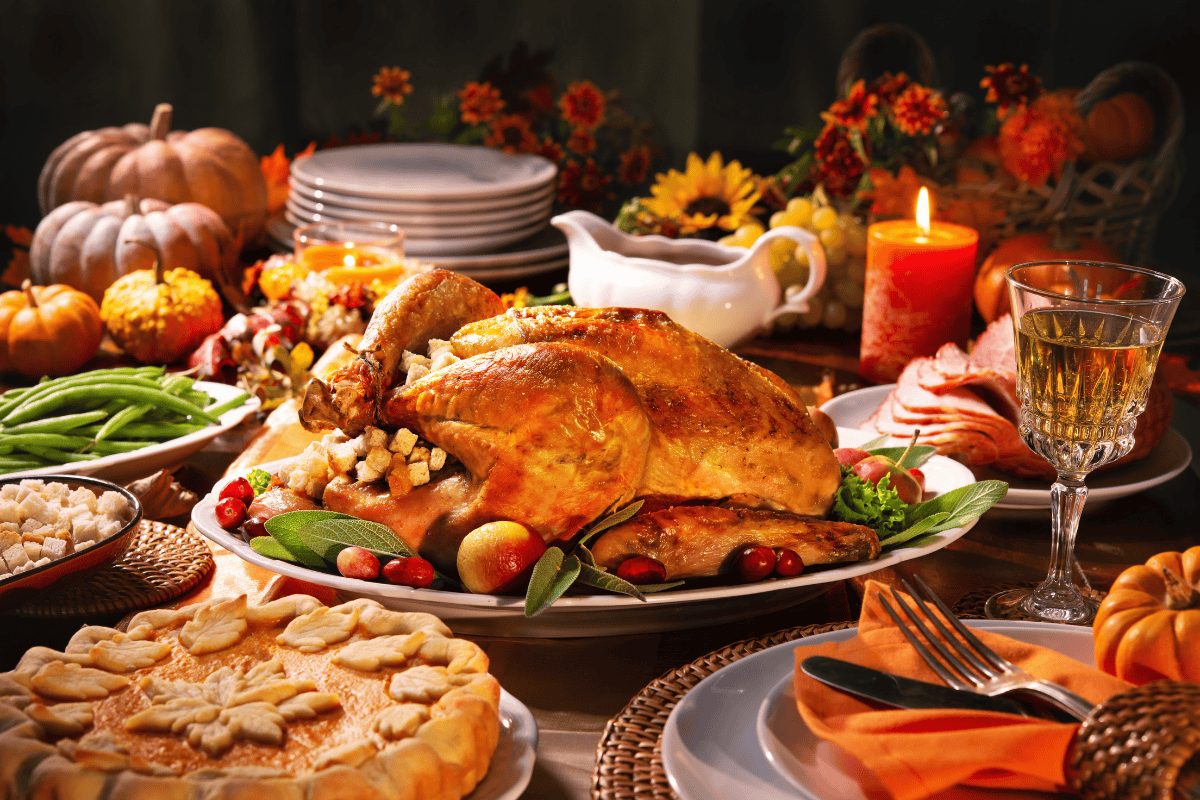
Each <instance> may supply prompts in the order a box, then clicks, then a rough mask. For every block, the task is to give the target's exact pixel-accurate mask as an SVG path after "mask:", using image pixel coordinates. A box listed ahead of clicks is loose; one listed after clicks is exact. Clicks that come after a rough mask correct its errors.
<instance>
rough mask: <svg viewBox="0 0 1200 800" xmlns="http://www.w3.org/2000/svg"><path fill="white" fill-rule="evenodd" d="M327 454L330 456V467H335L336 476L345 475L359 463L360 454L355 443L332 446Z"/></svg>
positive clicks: (341, 443)
mask: <svg viewBox="0 0 1200 800" xmlns="http://www.w3.org/2000/svg"><path fill="white" fill-rule="evenodd" d="M326 452H327V453H328V455H329V465H330V466H331V467H333V471H334V473H335V474H338V475H345V474H347V473H348V472H350V471H351V470H352V469H354V465H355V464H357V463H358V452H357V449H356V447H355V444H354V442H350V441H345V442H340V443H338V444H335V445H332V446H331V447H330V448H329V449H328V450H327V451H326Z"/></svg>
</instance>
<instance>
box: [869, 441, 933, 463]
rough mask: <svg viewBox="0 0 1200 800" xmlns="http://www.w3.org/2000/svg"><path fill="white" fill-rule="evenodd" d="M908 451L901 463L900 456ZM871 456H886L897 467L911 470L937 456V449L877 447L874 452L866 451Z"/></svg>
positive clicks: (917, 446)
mask: <svg viewBox="0 0 1200 800" xmlns="http://www.w3.org/2000/svg"><path fill="white" fill-rule="evenodd" d="M905 450H908V456H906V457H905V459H904V460H903V461H901V460H900V456H902V455H904V451H905ZM867 452H869V453H870V454H871V455H873V456H886V457H887V458H890V459H891V460H892V461H895V462H896V464H897V465H898V466H901V467H903V468H904V469H912V468H913V467H919V466H921V465H922V464H924V463H925V462H926V461H928V460H929V459H931V458H933V456H934V455H936V454H937V448H936V447H931V446H929V445H927V444H918V445H914V446H913V447H912V448H907V447H877V448H875V449H874V450H868V451H867Z"/></svg>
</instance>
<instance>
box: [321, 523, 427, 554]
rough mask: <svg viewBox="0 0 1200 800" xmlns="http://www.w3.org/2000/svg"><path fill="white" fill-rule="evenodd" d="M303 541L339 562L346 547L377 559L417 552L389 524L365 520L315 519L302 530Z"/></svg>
mask: <svg viewBox="0 0 1200 800" xmlns="http://www.w3.org/2000/svg"><path fill="white" fill-rule="evenodd" d="M298 533H299V535H300V538H301V539H302V540H303V541H304V543H305V544H306V545H308V546H309V548H311V549H312V550H313V552H315V553H317V554H318V555H319V556H321V557H322V558H324V559H325V560H326V561H335V560H336V559H337V554H338V553H339V552H341V550H342V549H343V548H346V547H361V548H363V549H364V550H370V551H371V552H372V553H374V554H375V555H377V556H405V557H407V558H411V557H412V556H415V555H416V553H415V552H414V551H413V549H412V548H411V547H409V546H408V544H407V543H406V542H405V541H404V540H403V539H401V538H400V537H399V536H397V535H396V534H395V532H393V531H392V529H391V528H389V527H388V526H387V525H384V524H382V523H379V522H370V521H368V520H365V519H355V518H349V519H323V520H315V521H313V522H310V523H308V524H307V525H305V526H303V527H302V528H300V530H299V531H298Z"/></svg>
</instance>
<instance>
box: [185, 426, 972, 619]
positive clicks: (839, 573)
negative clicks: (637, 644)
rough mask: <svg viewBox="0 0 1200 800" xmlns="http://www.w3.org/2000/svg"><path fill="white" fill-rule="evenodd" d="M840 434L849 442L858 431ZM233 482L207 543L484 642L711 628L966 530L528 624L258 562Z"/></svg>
mask: <svg viewBox="0 0 1200 800" xmlns="http://www.w3.org/2000/svg"><path fill="white" fill-rule="evenodd" d="M841 433H842V431H839V434H841ZM844 433H845V435H846V436H848V437H851V438H853V437H854V435H855V434H856V433H858V432H857V431H845V432H844ZM288 461H290V459H282V460H280V461H273V462H270V463H268V464H264V465H262V466H261V469H264V470H266V471H268V472H272V473H274V472H276V471H278V470H279V468H280V467H282V466H283V465H284V464H286V463H288ZM923 469H924V470H925V480H926V488H927V490H928V491H929V492H931V493H933V494H942V493H944V492H947V491H949V490H951V489H955V488H958V487H959V486H964V485H966V484H968V483H972V482H974V479H973V478H972V476H971V472H970V470H968V469H967V468H966V467H964V466H962V465H961V464H959V463H957V462H955V461H952V460H950V459H948V458H942V457H941V456H935V457H933V458H931V459H930V460H929V461H928V462H927V463H926V465H925V466H924V467H923ZM232 477H235V476H231V477H227V478H225V479H224V480H221V481H219V482H218V483H217V485H216V486H214V487H213V490H212V491H211V492H209V493H208V494H207V495H206V496H205V497H204V498H202V499H201V500H200V502H199V503H197V504H196V506H195V508H193V509H192V522H193V524H195V526H196V529H197V530H198V531H200V533H202V534H204V535H205V536H207V537H208V538H209V539H211V540H212V541H214V542H216V543H217V544H219V545H221V546H222V547H224V548H226V549H228V550H231V551H232V552H234V553H236V554H237V555H238V556H240V557H241V558H243V559H245V560H246V561H249V562H250V563H252V564H257V565H258V566H260V567H263V568H264V569H268V570H270V571H272V572H277V573H279V574H281V575H287V576H290V577H293V578H298V579H300V580H306V581H309V582H310V583H315V584H318V585H321V586H328V587H332V588H334V589H337V590H338V592H339V594H341V595H342V596H344V597H348V598H351V597H369V598H371V599H373V600H378V601H379V602H380V603H382V604H384V605H385V606H387V607H389V608H395V609H402V610H407V611H427V612H429V613H431V614H435V615H437V616H438V617H440V618H441V619H443V620H444V621H445V622H446V624H447V625H449V626H450V627H451V628H452V629H453V630H454V631H455V632H457V633H464V634H476V635H486V636H530V637H540V638H554V637H568V636H617V635H627V634H637V633H649V632H654V631H665V630H682V629H684V628H695V627H704V626H707V625H718V624H721V623H724V622H731V621H733V620H738V619H744V618H746V617H752V616H757V615H759V614H766V613H769V612H771V611H777V610H779V609H783V608H788V607H790V606H793V605H796V604H798V603H801V602H804V601H805V600H809V599H811V598H813V597H816V596H817V595H819V594H821V593H822V592H824V591H825V584H828V583H832V582H835V581H840V580H845V579H846V578H853V577H856V576H859V575H866V574H868V573H871V572H875V571H876V570H879V569H884V568H886V567H890V566H894V565H895V564H898V563H900V562H902V561H907V560H909V559H912V558H917V557H919V556H923V555H925V554H926V553H932V552H933V551H935V550H940V549H941V548H943V547H945V546H946V545H947V544H949V543H950V542H953V541H954V540H956V539H958V538H959V537H960V536H962V535H963V534H964V533H966V532H967V531H968V530H969V529H970V528H971V525H966V526H964V527H962V528H955V529H953V530H949V531H944V532H943V533H939V534H937V535H936V536H937V538H936V539H935V540H933V541H931V542H930V543H928V544H926V545H923V546H921V547H905V548H899V549H896V550H892V551H890V552H887V553H884V554H883V555H882V556H880V557H879V558H877V559H875V560H874V561H865V562H859V563H853V564H844V565H841V566H831V567H826V568H814V569H811V570H809V571H806V572H805V573H804V574H803V575H799V576H797V577H795V578H782V579H777V580H767V581H760V582H758V583H745V584H735V585H730V586H718V587H712V588H702V589H687V588H683V589H677V590H673V591H667V592H661V593H658V594H651V595H647V596H646V601H645V602H642V601H640V600H636V599H634V598H632V597H626V596H625V595H619V594H594V595H578V596H569V597H563V598H561V599H559V600H558V602H556V603H555V604H554V605H552V606H551V607H550V608H548V609H546V610H545V611H543V612H542V613H541V614H539V615H538V616H536V617H533V618H532V619H527V618H526V617H525V613H524V610H525V600H524V598H523V597H500V596H497V595H482V594H464V593H460V592H444V591H437V590H433V589H412V588H409V587H407V586H393V585H391V584H387V583H374V582H368V581H360V580H355V579H352V578H343V577H342V576H341V575H336V574H333V573H329V572H321V571H318V570H313V569H308V568H307V567H303V566H300V565H298V564H290V563H288V562H286V561H277V560H275V559H272V558H267V557H265V556H262V555H260V554H259V553H257V552H255V550H254V549H253V548H252V547H250V545H249V544H247V543H246V542H245V541H244V540H243V539H242V538H241V536H239V535H237V534H234V533H230V532H229V531H226V530H225V529H223V528H222V527H221V526H220V525H219V524H218V523H217V517H216V511H215V509H216V504H217V498H218V495H219V494H220V491H221V489H222V488H223V487H224V486H225V484H226V483H228V482H229V481H230V480H232Z"/></svg>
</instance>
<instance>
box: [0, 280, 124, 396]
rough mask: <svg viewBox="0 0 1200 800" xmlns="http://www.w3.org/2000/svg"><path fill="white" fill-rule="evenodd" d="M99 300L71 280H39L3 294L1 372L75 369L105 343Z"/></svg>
mask: <svg viewBox="0 0 1200 800" xmlns="http://www.w3.org/2000/svg"><path fill="white" fill-rule="evenodd" d="M103 334H104V326H103V325H102V324H101V322H100V307H99V306H97V305H96V301H95V300H93V299H92V298H90V297H88V296H87V295H86V294H84V293H83V292H80V291H76V290H75V289H72V288H71V287H70V286H63V285H61V284H58V285H54V286H33V285H32V284H31V283H30V282H29V281H25V282H24V283H23V284H22V285H21V289H20V290H19V291H12V292H5V293H4V294H2V295H0V372H17V373H20V374H21V375H25V376H26V377H29V378H40V377H42V376H43V375H50V376H52V377H58V376H60V375H69V374H70V373H72V372H74V371H75V370H77V369H79V368H80V367H82V366H83V365H84V364H86V363H87V362H88V361H89V360H90V359H91V358H92V356H94V355H96V351H97V350H98V349H99V348H100V339H101V337H102V336H103Z"/></svg>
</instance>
